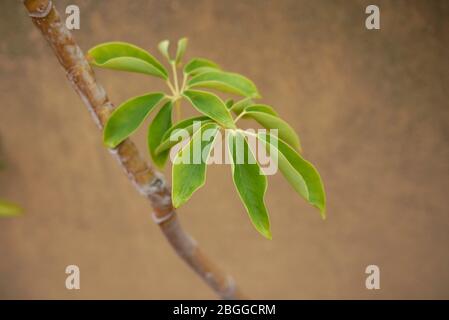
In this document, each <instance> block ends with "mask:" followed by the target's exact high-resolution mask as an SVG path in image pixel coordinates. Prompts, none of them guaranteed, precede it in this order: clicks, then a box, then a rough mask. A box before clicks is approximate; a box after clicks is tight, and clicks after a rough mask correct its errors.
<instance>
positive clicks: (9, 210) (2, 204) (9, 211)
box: [0, 200, 22, 217]
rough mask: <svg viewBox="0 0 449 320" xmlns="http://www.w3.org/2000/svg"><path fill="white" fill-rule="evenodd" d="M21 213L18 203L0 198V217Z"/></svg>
mask: <svg viewBox="0 0 449 320" xmlns="http://www.w3.org/2000/svg"><path fill="white" fill-rule="evenodd" d="M21 213H22V208H20V207H19V206H18V205H16V204H14V203H11V202H8V201H4V200H0V217H12V216H17V215H19V214H21Z"/></svg>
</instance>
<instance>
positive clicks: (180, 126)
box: [156, 116, 212, 154]
mask: <svg viewBox="0 0 449 320" xmlns="http://www.w3.org/2000/svg"><path fill="white" fill-rule="evenodd" d="M211 121H212V120H211V119H210V118H209V117H205V116H199V117H193V118H189V119H185V120H182V121H180V122H178V123H177V124H175V125H174V126H172V127H171V128H169V129H168V130H167V132H165V133H164V136H163V137H162V140H161V143H160V144H159V146H158V147H157V148H156V154H159V153H161V152H164V151H166V150H168V149H170V148H171V147H173V146H174V145H176V144H178V143H179V142H181V141H182V140H183V138H187V137H184V136H178V137H179V139H178V140H171V139H170V136H171V135H172V133H175V132H176V131H177V130H185V132H187V134H188V136H189V137H190V136H191V135H192V134H193V133H194V129H195V126H196V127H201V126H202V125H203V124H205V123H207V122H211ZM195 122H199V124H197V125H195V124H194V123H195Z"/></svg>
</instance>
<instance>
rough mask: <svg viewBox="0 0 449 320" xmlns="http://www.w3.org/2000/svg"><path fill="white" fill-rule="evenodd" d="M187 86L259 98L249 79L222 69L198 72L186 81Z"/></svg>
mask: <svg viewBox="0 0 449 320" xmlns="http://www.w3.org/2000/svg"><path fill="white" fill-rule="evenodd" d="M187 87H188V88H197V87H201V88H210V89H216V90H219V91H223V92H228V93H234V94H238V95H242V96H245V97H252V98H260V95H259V92H258V91H257V88H256V86H255V85H254V83H253V82H252V81H251V80H249V79H248V78H246V77H244V76H242V75H239V74H237V73H230V72H224V71H209V72H203V73H200V74H198V75H196V76H194V77H193V78H192V79H190V80H189V81H188V82H187Z"/></svg>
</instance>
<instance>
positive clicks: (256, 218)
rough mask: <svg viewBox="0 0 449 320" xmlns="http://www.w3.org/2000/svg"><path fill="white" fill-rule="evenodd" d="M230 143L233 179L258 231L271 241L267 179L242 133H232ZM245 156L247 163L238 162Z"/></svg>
mask: <svg viewBox="0 0 449 320" xmlns="http://www.w3.org/2000/svg"><path fill="white" fill-rule="evenodd" d="M238 139H241V140H243V143H242V141H240V142H238ZM228 143H229V148H228V151H229V152H230V158H231V159H232V179H233V181H234V184H235V187H236V188H237V191H238V194H239V196H240V199H241V200H242V202H243V204H244V206H245V208H246V210H247V212H248V215H249V217H250V219H251V222H252V223H253V225H254V227H255V228H256V229H257V231H259V232H260V233H261V234H262V235H263V236H264V237H266V238H268V239H271V231H270V220H269V217H268V212H267V209H266V208H265V203H264V196H265V192H266V190H267V177H266V176H265V175H263V174H262V173H261V171H260V167H259V165H258V164H257V162H256V161H255V159H254V156H253V154H252V151H251V150H250V149H249V146H248V144H247V142H246V139H245V138H244V136H243V135H242V134H241V133H239V132H234V133H230V134H229V135H228ZM239 145H243V146H244V148H243V150H240V149H241V148H238V147H237V146H239ZM238 152H243V155H240V156H238V154H237V153H238ZM245 154H246V155H248V157H247V158H248V159H247V161H246V162H245V161H238V158H239V157H244V155H245ZM240 162H243V163H240Z"/></svg>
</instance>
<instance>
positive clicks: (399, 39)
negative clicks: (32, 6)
mask: <svg viewBox="0 0 449 320" xmlns="http://www.w3.org/2000/svg"><path fill="white" fill-rule="evenodd" d="M56 2H57V6H58V8H59V10H60V11H61V12H63V11H64V8H65V6H66V5H67V4H70V3H76V4H79V6H80V8H81V30H79V31H75V32H74V34H75V36H76V38H77V40H78V41H79V44H80V45H81V47H82V48H84V49H85V50H87V49H88V48H90V47H91V46H93V45H95V44H97V43H99V42H103V41H109V40H123V41H129V42H133V43H136V44H138V45H140V46H143V47H145V48H148V49H149V50H150V51H151V52H156V49H155V48H156V44H157V42H158V41H159V40H162V39H164V38H169V39H171V40H176V39H177V38H179V37H181V36H187V37H189V39H190V44H189V49H188V52H187V57H194V56H204V57H208V58H210V59H213V60H215V61H217V62H219V63H220V64H221V65H222V66H223V67H224V68H226V69H228V70H232V71H236V72H241V73H243V74H245V75H248V76H249V77H250V78H252V79H254V81H255V82H256V84H257V85H258V87H259V89H260V91H261V92H262V94H263V96H264V99H263V102H266V103H269V104H273V105H274V106H276V108H277V110H278V111H279V113H280V114H281V115H282V116H283V117H285V118H286V119H288V120H289V122H290V123H291V125H292V126H293V127H294V128H295V129H296V130H297V131H298V132H299V133H300V136H301V138H302V143H303V146H304V149H305V155H306V157H307V158H308V159H310V160H311V161H312V162H314V163H315V164H316V166H317V167H318V168H319V170H320V172H321V174H322V177H323V180H324V182H325V186H326V190H327V195H328V219H327V220H326V221H325V222H323V221H321V219H320V218H319V215H318V213H317V212H316V211H315V210H314V209H313V208H312V207H310V206H308V205H307V204H306V203H305V202H304V201H303V200H302V199H300V198H299V197H298V196H296V194H295V193H294V192H293V191H292V189H291V187H290V186H289V185H288V184H287V183H286V182H285V181H284V180H283V178H282V177H281V176H275V177H272V178H270V179H269V191H268V195H267V204H268V207H269V209H270V212H271V220H272V228H273V240H272V241H267V240H264V239H263V238H262V237H261V236H259V235H258V234H257V233H256V232H255V231H254V229H253V228H252V226H251V224H250V222H249V220H248V218H247V216H246V214H245V212H244V209H243V207H242V205H241V204H240V202H239V200H238V196H237V195H236V193H235V192H234V190H233V185H232V181H231V177H230V171H229V170H230V168H228V167H226V166H214V167H212V168H210V170H209V171H208V182H207V185H206V187H205V188H203V189H201V190H200V191H199V192H198V193H197V194H195V196H194V197H193V198H192V200H191V201H190V202H189V203H188V204H187V205H186V206H185V207H183V208H182V209H181V210H180V212H179V215H180V217H181V219H182V222H183V223H184V225H185V226H186V228H187V229H188V230H190V231H191V232H192V234H193V235H195V237H196V238H197V239H198V241H199V242H200V243H201V244H202V246H203V247H204V249H205V250H206V251H207V252H208V253H210V255H211V256H212V257H213V258H214V259H216V260H217V261H219V262H220V263H221V264H222V265H223V267H224V268H226V269H227V270H229V271H230V272H231V273H232V274H233V275H234V276H235V279H236V281H237V282H238V283H239V284H240V285H241V287H242V288H243V289H244V290H245V291H246V293H247V294H248V295H249V296H250V297H253V298H288V299H296V298H362V299H366V298H387V299H389V298H449V273H448V272H447V271H448V269H449V250H448V248H447V245H448V241H449V232H448V228H449V216H448V214H449V212H448V196H447V192H448V190H449V179H448V178H449V161H448V160H449V142H448V140H449V109H448V100H449V99H448V85H449V82H448V80H449V79H448V70H449V60H448V53H449V52H448V47H449V41H448V40H449V39H448V38H449V36H448V35H449V20H448V19H447V17H448V15H449V3H448V2H447V1H411V0H410V1H376V3H377V4H379V6H380V8H381V30H380V31H367V30H366V29H365V27H364V19H365V17H366V15H365V13H364V9H365V7H366V6H367V5H368V4H370V3H371V2H372V1H330V0H329V1H298V0H292V1H262V0H258V1H256V0H253V1H247V0H245V1H242V0H240V1H206V0H195V1H194V0H189V1H186V0H183V1H161V0H153V1H143V0H142V1H127V2H125V1H121V0H109V1H82V0H73V1H56ZM125 3H126V4H125ZM0 38H1V43H0V71H1V73H0V96H1V107H0V110H1V113H0V136H1V143H2V155H3V157H4V158H6V161H7V163H8V164H9V166H8V169H7V171H4V172H2V173H1V175H0V183H1V186H0V195H1V197H3V198H8V199H10V200H14V201H17V202H19V203H21V204H22V205H23V207H24V208H25V214H24V215H23V216H22V217H20V218H16V219H7V220H5V219H3V220H0V298H149V299H151V298H193V299H197V298H198V299H199V298H214V295H213V294H212V293H211V292H210V291H209V289H208V288H207V287H206V286H205V285H204V284H203V283H202V282H200V280H199V279H198V278H197V277H196V276H195V275H194V274H193V273H192V272H191V271H190V270H189V269H188V268H187V267H186V266H185V265H184V264H182V263H181V262H180V261H179V260H178V258H177V257H176V256H175V255H174V254H173V252H172V251H171V250H170V248H169V246H168V244H167V243H166V242H165V239H164V238H163V237H162V235H161V234H160V232H159V230H158V228H157V227H156V226H155V225H154V224H153V223H152V221H151V219H150V213H151V212H150V210H149V207H148V203H147V202H146V201H145V199H143V198H141V197H140V196H139V195H138V194H136V192H135V190H134V189H133V188H132V186H131V185H130V184H129V183H128V181H127V179H126V178H125V176H124V175H123V174H122V172H121V171H120V169H119V168H118V166H117V164H116V163H115V161H114V160H113V159H112V158H111V157H110V156H109V155H108V152H107V151H106V149H105V148H103V146H102V143H101V136H100V133H99V132H98V131H97V128H96V127H95V125H94V124H93V122H92V121H91V118H90V116H89V114H88V113H87V111H86V109H85V108H84V106H83V105H82V103H81V101H80V100H79V99H78V97H77V96H76V94H75V93H74V92H73V91H72V89H71V88H70V86H69V84H68V82H67V81H66V80H65V77H64V74H63V72H62V69H61V68H60V67H59V66H58V64H57V63H56V61H55V58H54V57H53V55H52V53H51V52H50V50H49V48H48V47H47V46H46V44H45V43H44V42H43V40H42V38H41V36H40V34H39V33H38V32H37V30H35V28H34V27H33V25H32V24H31V21H30V20H29V19H28V17H27V16H26V14H25V12H24V10H23V8H22V7H21V5H20V3H19V2H18V1H1V3H0ZM96 73H97V75H98V78H99V79H100V81H101V83H102V84H103V85H104V87H105V88H106V90H107V91H108V93H109V95H110V97H111V99H112V101H113V102H115V103H120V102H121V101H123V100H124V99H126V98H128V97H130V96H132V95H136V94H141V93H144V92H147V91H150V90H156V89H161V88H162V85H161V84H159V81H158V80H154V79H150V78H148V77H145V76H142V75H135V74H126V73H118V72H113V71H97V72H96ZM186 107H187V106H186ZM144 131H145V130H142V131H141V132H139V133H138V134H137V136H136V141H137V142H138V144H139V146H140V147H141V149H142V151H143V152H146V149H145V133H144ZM167 174H169V170H167ZM68 264H77V265H79V266H80V268H81V290H80V291H77V292H73V291H70V292H69V291H68V290H66V289H65V286H64V281H65V276H66V275H65V273H64V269H65V267H66V266H67V265H68ZM369 264H377V265H379V267H380V268H381V290H379V291H376V292H373V291H368V290H366V289H365V287H364V281H365V276H366V275H365V274H364V269H365V267H366V266H367V265H369Z"/></svg>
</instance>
